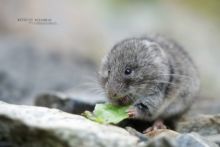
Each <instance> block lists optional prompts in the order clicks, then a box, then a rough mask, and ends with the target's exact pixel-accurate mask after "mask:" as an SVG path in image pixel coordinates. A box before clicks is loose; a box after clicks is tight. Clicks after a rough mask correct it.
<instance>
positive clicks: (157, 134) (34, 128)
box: [0, 102, 219, 147]
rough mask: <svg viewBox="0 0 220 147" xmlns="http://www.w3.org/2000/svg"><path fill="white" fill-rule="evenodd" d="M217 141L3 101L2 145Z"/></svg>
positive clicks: (202, 146)
mask: <svg viewBox="0 0 220 147" xmlns="http://www.w3.org/2000/svg"><path fill="white" fill-rule="evenodd" d="M213 117H214V116H213ZM209 118H210V117H209ZM217 118H218V117H217ZM201 121H204V122H205V120H201ZM182 127H183V128H184V125H183V126H182ZM186 128H187V127H186ZM203 129H205V128H203ZM208 129H209V128H208ZM186 130H187V129H186ZM189 131H191V130H189ZM218 141H219V136H218V135H216V136H206V137H202V136H201V135H199V134H198V133H184V134H181V133H179V132H176V131H172V130H168V129H161V130H155V131H151V132H149V133H148V134H142V133H140V132H137V131H135V130H134V129H132V128H130V129H128V128H127V131H126V130H125V129H123V128H119V127H117V126H111V125H101V124H98V123H95V122H92V121H90V120H88V119H86V118H84V117H82V116H79V115H74V114H69V113H66V112H63V111H60V110H57V109H49V108H43V107H36V106H23V105H12V104H7V103H4V102H0V147H93V146H94V147H218V145H217V144H215V143H214V142H216V143H219V142H218Z"/></svg>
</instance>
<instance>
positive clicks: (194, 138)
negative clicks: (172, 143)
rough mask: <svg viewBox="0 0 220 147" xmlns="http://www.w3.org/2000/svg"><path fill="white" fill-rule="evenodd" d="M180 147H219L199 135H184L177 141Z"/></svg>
mask: <svg viewBox="0 0 220 147" xmlns="http://www.w3.org/2000/svg"><path fill="white" fill-rule="evenodd" d="M176 142H177V146H178V147H218V145H217V144H215V143H213V142H211V141H209V140H207V139H205V138H204V137H201V136H200V135H199V134H197V133H188V134H182V135H181V136H179V137H178V138H177V140H176Z"/></svg>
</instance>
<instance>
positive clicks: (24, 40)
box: [0, 0, 220, 113]
mask: <svg viewBox="0 0 220 147" xmlns="http://www.w3.org/2000/svg"><path fill="white" fill-rule="evenodd" d="M35 19H38V20H35ZM39 19H41V20H39ZM42 19H44V20H42ZM45 19H47V20H46V21H45ZM148 33H162V34H165V35H168V36H169V37H171V38H174V39H176V40H177V41H178V42H179V43H180V44H181V45H182V46H184V47H185V49H186V50H187V51H188V52H189V54H190V55H191V56H192V58H193V59H194V61H195V62H196V64H197V66H198V69H199V71H200V76H201V92H200V98H201V100H199V101H198V105H199V107H203V108H204V107H206V108H205V109H203V111H204V113H214V112H220V108H219V105H220V98H219V95H220V90H219V89H220V75H219V73H220V1H219V0H139V1H134V0H121V1H118V0H84V1H82V0H62V1H60V0H20V1H18V0H1V1H0V100H3V101H6V102H9V103H15V104H30V105H31V104H32V103H33V100H34V98H35V97H36V95H38V94H41V93H44V92H48V91H56V92H64V93H66V92H70V91H71V93H73V94H76V93H81V94H85V93H86V91H87V93H88V91H89V92H91V93H92V92H93V91H92V90H87V88H85V87H84V86H83V85H87V87H89V86H90V87H94V86H93V82H94V81H95V75H96V71H97V69H98V67H99V64H100V60H101V57H102V56H103V55H104V53H105V52H106V51H107V50H109V49H110V48H111V47H112V46H113V45H114V44H115V43H116V42H118V41H120V40H122V39H124V38H126V37H131V36H138V35H143V34H148ZM88 85H89V86H88ZM88 89H89V88H88ZM96 94H97V93H95V94H94V96H92V95H89V94H88V95H87V99H88V100H89V101H95V100H96V98H97V97H99V96H98V95H97V96H96ZM76 95H77V94H76ZM78 97H79V99H80V98H81V97H80V96H78ZM85 97H86V96H85ZM100 97H102V96H100ZM208 106H209V107H208Z"/></svg>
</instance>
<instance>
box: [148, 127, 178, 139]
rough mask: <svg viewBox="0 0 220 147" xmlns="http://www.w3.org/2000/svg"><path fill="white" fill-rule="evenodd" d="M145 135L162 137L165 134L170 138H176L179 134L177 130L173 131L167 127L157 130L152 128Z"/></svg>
mask: <svg viewBox="0 0 220 147" xmlns="http://www.w3.org/2000/svg"><path fill="white" fill-rule="evenodd" d="M145 135H146V136H147V137H151V138H152V137H156V136H157V137H162V136H167V137H171V138H176V137H177V136H178V135H180V134H179V133H178V132H175V131H173V130H169V129H159V130H153V131H151V132H148V133H147V134H145Z"/></svg>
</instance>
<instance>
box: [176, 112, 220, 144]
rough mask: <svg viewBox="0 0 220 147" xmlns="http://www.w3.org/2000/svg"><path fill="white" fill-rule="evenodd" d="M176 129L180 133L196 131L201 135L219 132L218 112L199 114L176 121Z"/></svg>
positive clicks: (219, 116) (219, 117) (219, 115)
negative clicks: (214, 113)
mask: <svg viewBox="0 0 220 147" xmlns="http://www.w3.org/2000/svg"><path fill="white" fill-rule="evenodd" d="M177 131H178V132H182V133H187V132H197V133H199V134H200V135H203V136H209V135H217V134H220V114H217V115H200V116H197V117H194V118H190V119H186V120H185V121H182V122H180V123H178V125H177ZM219 140H220V138H219Z"/></svg>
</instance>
